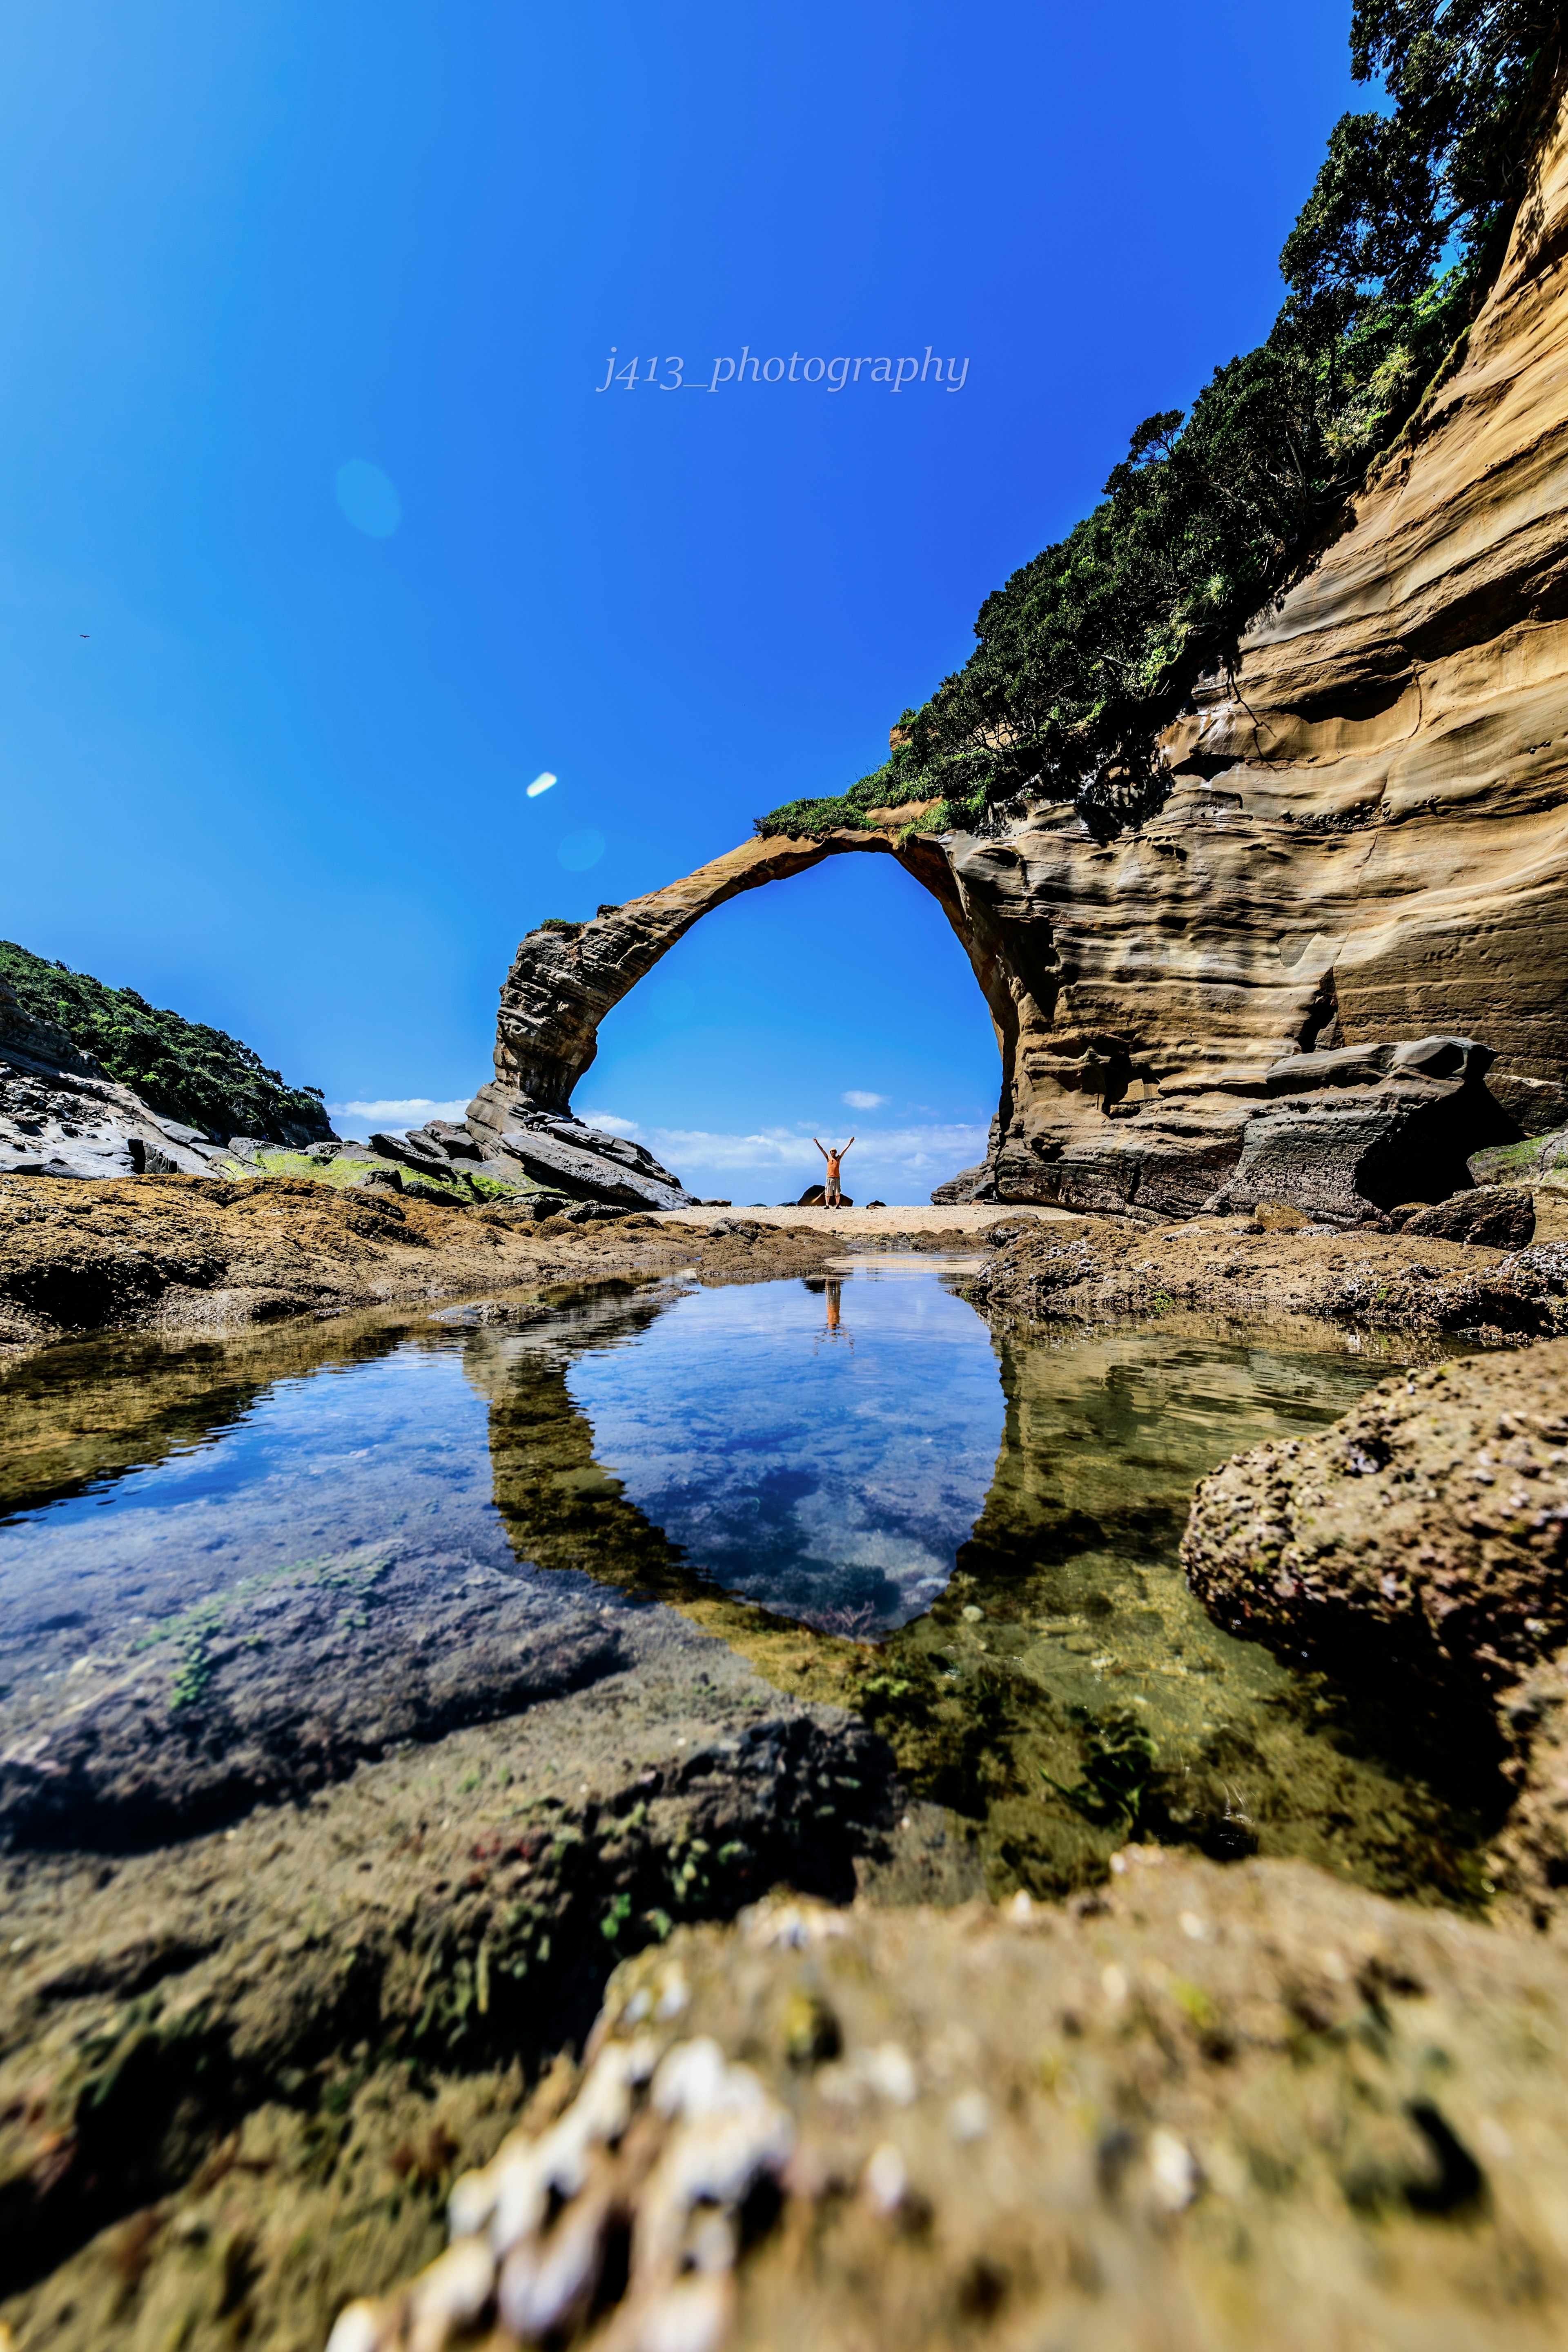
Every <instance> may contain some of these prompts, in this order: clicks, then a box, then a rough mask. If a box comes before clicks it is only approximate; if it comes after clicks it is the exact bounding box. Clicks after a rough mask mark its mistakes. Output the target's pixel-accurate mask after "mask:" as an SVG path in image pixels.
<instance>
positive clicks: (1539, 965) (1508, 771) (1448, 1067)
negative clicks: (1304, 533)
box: [469, 126, 1568, 1223]
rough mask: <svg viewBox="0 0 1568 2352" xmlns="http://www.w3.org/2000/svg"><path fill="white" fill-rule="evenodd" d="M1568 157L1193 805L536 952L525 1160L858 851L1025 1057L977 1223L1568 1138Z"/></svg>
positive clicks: (791, 851) (1047, 827)
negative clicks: (656, 985) (644, 994)
mask: <svg viewBox="0 0 1568 2352" xmlns="http://www.w3.org/2000/svg"><path fill="white" fill-rule="evenodd" d="M1565 293H1568V141H1565V140H1564V138H1563V135H1562V131H1561V126H1560V128H1559V133H1558V135H1557V136H1556V137H1555V138H1554V139H1553V140H1552V142H1549V144H1548V145H1547V147H1546V148H1545V150H1544V152H1543V154H1542V159H1541V162H1540V163H1539V166H1538V169H1537V173H1536V179H1535V184H1534V186H1533V188H1532V191H1531V195H1530V197H1529V198H1528V200H1527V201H1526V203H1525V204H1524V205H1523V206H1522V207H1521V211H1520V214H1519V216H1518V218H1517V220H1516V222H1515V225H1514V228H1513V231H1512V235H1511V238H1510V245H1509V248H1508V253H1507V257H1506V259H1505V261H1504V263H1503V266H1502V268H1501V270H1500V275H1499V277H1498V279H1497V281H1496V283H1495V285H1494V287H1493V289H1492V290H1491V293H1490V295H1489V299H1488V300H1487V302H1486V305H1485V307H1484V309H1483V310H1482V312H1481V314H1480V315H1479V318H1478V320H1477V321H1476V323H1475V325H1474V327H1473V328H1472V329H1471V331H1470V332H1469V334H1468V339H1467V340H1466V342H1465V344H1464V346H1463V348H1462V349H1461V350H1458V351H1457V352H1455V354H1454V355H1453V359H1452V364H1451V366H1450V370H1449V373H1447V376H1446V378H1445V379H1444V380H1443V381H1442V383H1440V384H1439V386H1438V387H1437V388H1436V390H1435V391H1434V392H1433V393H1432V394H1430V395H1429V397H1428V398H1427V400H1426V403H1425V404H1424V406H1423V407H1422V408H1421V410H1420V411H1419V413H1418V414H1417V415H1416V417H1415V420H1414V421H1413V423H1412V424H1411V425H1410V426H1409V428H1408V429H1407V431H1406V432H1405V435H1404V436H1403V437H1402V439H1401V441H1400V443H1399V444H1398V445H1397V446H1396V447H1395V448H1394V451H1393V453H1392V454H1391V455H1390V457H1388V458H1387V459H1386V461H1385V462H1384V464H1383V465H1382V467H1381V468H1380V469H1379V471H1378V472H1377V474H1376V476H1375V477H1374V478H1373V480H1372V481H1371V482H1370V484H1369V485H1368V488H1367V489H1366V491H1365V493H1364V495H1363V497H1362V498H1361V499H1359V500H1358V501H1357V503H1356V506H1355V509H1354V511H1353V514H1352V518H1351V520H1350V523H1349V527H1348V528H1347V529H1346V530H1345V531H1344V532H1343V533H1342V536H1341V537H1340V538H1339V539H1338V540H1337V541H1335V542H1334V543H1333V544H1332V545H1331V547H1329V548H1328V550H1327V551H1325V553H1324V554H1323V555H1322V557H1321V560H1320V561H1319V562H1318V563H1317V564H1316V565H1315V567H1314V568H1313V570H1312V571H1311V572H1310V575H1309V576H1308V577H1307V578H1306V579H1305V580H1303V581H1302V583H1300V585H1299V586H1298V587H1296V588H1295V589H1293V590H1292V591H1291V592H1290V593H1289V594H1287V595H1286V596H1284V597H1282V598H1281V599H1280V600H1279V604H1277V605H1276V606H1275V607H1273V608H1271V609H1270V610H1269V611H1268V612H1267V613H1265V614H1262V615H1261V616H1260V617H1259V619H1258V622H1257V624H1256V625H1254V627H1253V628H1252V629H1251V630H1250V631H1249V632H1248V634H1247V636H1246V638H1245V639H1244V641H1243V643H1242V645H1241V647H1240V649H1239V654H1238V656H1237V662H1236V665H1235V667H1234V668H1233V669H1230V670H1226V671H1223V672H1219V673H1215V675H1214V676H1212V677H1208V678H1206V679H1205V680H1204V681H1203V682H1202V684H1201V686H1200V688H1199V690H1198V691H1197V693H1196V695H1195V696H1194V701H1193V705H1192V707H1191V709H1189V711H1188V712H1187V713H1186V714H1185V715H1184V717H1183V718H1182V719H1180V720H1179V721H1178V722H1177V723H1176V724H1175V725H1174V726H1173V727H1172V728H1171V729H1170V730H1168V732H1167V735H1166V737H1165V738H1164V740H1163V757H1164V760H1165V762H1166V766H1167V769H1168V772H1169V775H1170V780H1171V791H1170V793H1169V797H1168V798H1167V800H1166V802H1165V804H1164V806H1163V809H1162V811H1161V813H1160V814H1159V815H1158V816H1156V817H1155V818H1153V819H1152V820H1151V821H1150V822H1149V823H1148V824H1144V825H1142V827H1141V828H1140V829H1139V830H1137V831H1136V832H1133V833H1130V834H1126V835H1122V836H1121V837H1120V838H1118V839H1116V840H1114V841H1110V842H1103V841H1100V840H1098V839H1096V838H1094V837H1093V836H1092V835H1090V833H1089V830H1088V828H1087V826H1086V825H1085V824H1084V823H1083V821H1082V820H1081V819H1080V817H1079V815H1078V814H1077V812H1076V810H1075V808H1074V807H1073V806H1072V804H1070V803H1063V804H1060V805H1054V806H1044V805H1041V806H1036V807H1033V808H1031V809H1028V810H1027V811H1026V812H1025V813H1023V814H1018V815H1016V817H1014V818H1013V819H1012V820H1011V821H1009V822H1007V823H1005V824H1004V825H1003V827H1002V828H1001V829H1000V830H998V831H997V832H996V833H995V834H994V835H991V836H988V837H977V836H973V835H963V834H944V835H940V836H938V835H931V834H928V833H922V832H921V829H920V828H921V821H922V817H923V816H924V815H925V814H927V811H926V810H924V809H922V808H921V807H910V808H906V809H900V810H888V811H882V812H879V813H875V815H874V818H873V821H872V823H871V824H870V825H869V826H868V829H867V830H864V831H860V830H848V829H845V830H841V831H838V832H835V833H830V834H828V835H825V836H824V837H822V838H821V839H812V840H782V839H766V840H759V841H754V842H751V843H748V844H746V845H743V846H742V848H740V849H737V850H733V851H731V853H730V854H729V855H728V856H725V857H721V858H718V859H715V860H714V861H712V863H710V865H707V866H702V867H700V869H699V870H698V872H697V873H695V874H693V875H691V876H690V877H688V878H687V879H685V880H684V881H681V882H678V883H675V884H672V885H671V886H670V887H668V888H667V889H664V890H658V891H653V892H650V893H648V894H647V896H645V897H643V898H637V899H634V900H632V901H631V902H630V903H629V904H627V905H626V906H624V907H621V908H610V909H606V910H605V912H604V913H603V914H601V915H600V916H598V917H597V918H595V920H593V921H592V922H588V923H584V924H582V925H576V926H574V925H568V926H558V927H555V928H552V929H544V930H541V931H537V932H534V933H532V934H531V936H530V937H529V938H528V939H527V940H524V941H523V943H522V945H521V948H520V950H519V952H518V957H517V960H516V961H515V963H514V964H513V966H512V969H511V971H510V974H509V976H508V979H507V982H506V984H505V986H504V988H503V990H502V993H501V1007H500V1021H499V1025H498V1032H497V1041H496V1078H495V1081H494V1084H493V1085H492V1086H490V1087H486V1088H485V1089H484V1090H483V1092H482V1093H481V1095H480V1096H479V1098H478V1099H477V1101H476V1102H475V1104H474V1105H473V1106H472V1108H471V1109H470V1112H469V1123H470V1126H471V1127H472V1128H473V1129H474V1131H475V1132H476V1133H483V1134H499V1133H500V1132H501V1131H503V1130H504V1129H507V1128H508V1127H509V1126H510V1125H512V1124H514V1123H515V1122H516V1121H517V1120H518V1119H519V1118H520V1117H521V1116H522V1115H525V1114H527V1113H528V1112H531V1111H534V1110H538V1109H546V1110H551V1111H554V1112H560V1111H563V1109H564V1108H566V1107H567V1105H568V1103H569V1101H570V1097H571V1092H572V1088H573V1087H574V1085H575V1083H576V1081H577V1079H578V1078H579V1077H580V1076H582V1074H583V1072H584V1070H585V1069H586V1068H587V1067H588V1066H589V1065H590V1064H591V1062H592V1060H593V1057H594V1052H595V1032H596V1029H597V1026H598V1024H599V1022H600V1021H602V1020H603V1018H604V1016H605V1013H607V1012H608V1011H609V1010H610V1008H611V1006H612V1005H614V1004H615V1003H617V1002H618V1001H619V999H620V998H621V997H622V996H624V995H625V993H626V991H627V989H628V988H630V987H631V986H632V985H633V984H634V983H635V982H637V980H639V979H640V978H642V977H643V975H644V974H645V973H646V972H647V971H649V970H650V969H651V967H652V966H653V964H654V963H656V962H657V961H658V958H659V957H660V956H661V955H663V954H664V953H665V952H667V950H668V949H669V948H670V947H671V946H672V945H673V944H674V943H675V941H676V940H679V938H681V937H682V936H683V934H684V933H685V932H686V931H687V930H688V929H689V928H690V926H691V924H692V923H693V922H695V921H696V920H698V919H700V916H701V915H702V914H704V913H705V912H707V911H708V910H709V908H711V907H714V906H717V905H719V904H721V902H722V901H723V900H725V899H727V898H732V897H733V896H735V895H736V893H737V892H739V891H742V890H746V889H751V888H754V887H757V886H758V885H759V884H762V883H765V882H772V881H777V880H782V879H784V878H786V877H788V876H790V875H792V874H795V873H798V872H800V871H801V870H802V869H803V868H805V867H806V866H812V865H815V864H816V862H817V861H818V860H819V859H820V858H822V857H826V856H835V855H838V854H843V853H847V852H849V851H873V852H880V853H883V854H886V855H890V856H896V857H897V858H898V859H899V860H900V863H901V864H902V865H903V866H905V867H906V868H907V870H908V871H910V873H911V874H912V875H914V877H916V879H917V880H919V881H920V882H921V883H922V884H923V885H924V886H925V887H927V888H928V889H930V890H931V892H932V894H933V896H934V897H935V898H937V900H938V903H939V905H940V906H941V907H942V910H943V913H944V914H945V915H946V916H947V918H948V919H949V920H950V921H951V922H952V926H953V928H954V929H955V931H956V932H957V934H958V937H959V939H960V940H962V942H963V946H964V949H965V950H966V952H967V954H968V956H969V959H970V961H971V964H972V966H973V970H974V973H975V977H976V979H977V981H978V982H979V984H980V988H981V991H982V993H983V994H984V998H985V1001H986V1004H987V1006H988V1008H989V1011H990V1013H991V1017H992V1020H993V1023H994V1027H995V1032H996V1037H997V1042H998V1045H999V1047H1000V1050H1001V1055H1002V1084H1001V1096H1000V1102H999V1106H998V1112H997V1118H996V1123H995V1127H994V1133H993V1139H992V1145H991V1149H990V1150H989V1152H988V1154H987V1157H986V1160H985V1161H984V1164H983V1166H981V1167H980V1168H978V1169H974V1170H970V1171H966V1172H965V1175H964V1177H963V1179H960V1180H957V1181H955V1182H954V1183H953V1184H952V1185H949V1186H945V1187H943V1188H942V1196H943V1197H947V1198H983V1199H996V1200H1000V1201H1019V1202H1024V1201H1038V1202H1062V1203H1065V1204H1067V1205H1068V1206H1071V1207H1078V1208H1081V1209H1089V1210H1102V1211H1109V1212H1111V1213H1121V1214H1128V1213H1131V1214H1132V1215H1134V1216H1138V1217H1142V1218H1146V1219H1150V1220H1160V1219H1163V1218H1167V1217H1172V1216H1180V1215H1187V1214H1191V1213H1194V1211H1197V1210H1199V1209H1201V1208H1204V1207H1205V1206H1208V1205H1213V1206H1215V1207H1220V1206H1224V1205H1226V1204H1228V1205H1230V1206H1232V1207H1234V1208H1237V1209H1248V1208H1251V1207H1252V1206H1253V1205H1254V1204H1255V1203H1256V1202H1258V1201H1259V1200H1269V1199H1278V1200H1287V1201H1291V1202H1297V1203H1299V1204H1300V1206H1301V1207H1303V1208H1304V1209H1307V1210H1309V1211H1310V1212H1311V1213H1314V1214H1317V1215H1319V1216H1326V1217H1330V1218H1332V1219H1334V1220H1335V1221H1337V1222H1340V1223H1346V1222H1353V1221H1354V1220H1355V1219H1357V1218H1359V1217H1362V1216H1364V1215H1368V1214H1371V1213H1375V1212H1378V1211H1386V1210H1388V1209H1391V1208H1393V1207H1394V1206H1396V1205H1398V1204H1399V1203H1401V1202H1411V1201H1426V1202H1431V1201H1435V1200H1438V1199H1441V1198H1442V1197H1444V1196H1445V1195H1446V1194H1447V1193H1450V1192H1453V1191H1455V1190H1456V1189H1457V1188H1462V1187H1463V1186H1464V1185H1466V1184H1467V1183H1468V1175H1467V1174H1466V1171H1465V1165H1464V1163H1465V1162H1466V1160H1468V1158H1469V1157H1470V1156H1471V1155H1472V1154H1474V1153H1475V1152H1477V1151H1479V1150H1487V1149H1490V1148H1495V1147H1497V1146H1500V1145H1504V1144H1507V1143H1508V1142H1509V1141H1510V1140H1511V1139H1517V1138H1518V1137H1520V1136H1521V1135H1525V1136H1528V1135H1536V1134H1541V1133H1542V1132H1544V1131H1545V1130H1547V1129H1552V1128H1554V1127H1561V1126H1562V1125H1563V1120H1564V1118H1565V1116H1568V916H1565V915H1564V911H1563V909H1564V906H1565V904H1568V892H1565V887H1564V885H1565V882H1568V731H1565V730H1564V722H1563V709H1564V706H1565V700H1568V299H1564V298H1565Z"/></svg>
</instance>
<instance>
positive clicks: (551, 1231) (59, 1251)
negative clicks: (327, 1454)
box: [0, 1176, 841, 1357]
mask: <svg viewBox="0 0 1568 2352" xmlns="http://www.w3.org/2000/svg"><path fill="white" fill-rule="evenodd" d="M839 1246H841V1241H840V1237H839V1235H838V1234H836V1233H834V1232H832V1231H831V1230H829V1229H827V1228H826V1227H823V1228H821V1229H815V1230H806V1229H802V1228H798V1227H796V1228H792V1229H790V1230H789V1231H787V1232H784V1231H780V1230H778V1229H775V1228H774V1227H772V1226H748V1225H746V1224H745V1223H744V1221H743V1220H742V1221H736V1220H721V1221H719V1223H716V1224H714V1225H712V1226H710V1227H705V1228H703V1227H700V1228H698V1229H696V1230H693V1229H692V1228H691V1227H689V1226H685V1225H683V1226H680V1227H679V1228H678V1229H676V1230H674V1231H673V1232H671V1231H667V1230H666V1228H664V1227H663V1226H661V1225H659V1224H658V1223H656V1222H655V1221H654V1220H653V1219H652V1218H649V1217H646V1216H643V1217H638V1216H626V1217H618V1218H611V1219H606V1220H605V1221H604V1222H603V1223H587V1224H581V1225H578V1224H573V1223H570V1222H569V1221H568V1220H567V1218H565V1217H563V1216H554V1217H548V1218H546V1219H545V1220H544V1221H543V1222H542V1223H533V1222H532V1220H531V1214H530V1213H529V1211H528V1210H527V1209H526V1208H516V1209H514V1208H509V1207H497V1208H460V1207H456V1206H451V1207H449V1206H447V1205H445V1204H442V1205H436V1204H434V1203H432V1202H424V1201H413V1200H408V1199H397V1198H393V1197H384V1196H382V1195H380V1194H378V1193H373V1192H338V1191H335V1190H333V1189H332V1188H331V1187H330V1186H328V1185H325V1184H320V1183H313V1182H310V1181H308V1180H306V1179H295V1178H287V1177H283V1178H276V1177H273V1178H250V1179H244V1178H242V1179H239V1180H237V1181H221V1180H213V1179H206V1178H201V1177H193V1176H142V1177H132V1178H127V1179H125V1180H123V1181H118V1182H107V1183H95V1184H83V1183H79V1182H72V1181H69V1180H68V1179H54V1178H50V1177H45V1176H26V1177H13V1178H11V1179H10V1180H8V1181H0V1357H3V1356H4V1354H5V1352H6V1351H7V1349H8V1348H16V1347H25V1346H28V1345H36V1344H37V1343H38V1342H40V1341H45V1340H55V1339H62V1338H66V1337H68V1336H71V1335H73V1334H76V1333H79V1332H86V1331H92V1330H99V1329H103V1328H142V1329H146V1328H155V1329H161V1330H169V1331H174V1330H201V1329H203V1328H212V1329H219V1328H224V1329H230V1328H235V1327H237V1326H244V1325H246V1324H247V1323H265V1322H274V1321H277V1320H278V1319H279V1318H282V1317H285V1316H289V1315H306V1314H310V1313H321V1312H323V1311H325V1312H336V1311H338V1310H340V1309H342V1308H344V1307H363V1306H377V1305H386V1304H391V1303H392V1302H394V1301H395V1300H398V1299H405V1298H428V1297H437V1298H439V1297H459V1296H461V1295H463V1294H465V1293H467V1294H468V1295H472V1294H473V1293H474V1292H476V1291H479V1290H484V1289H494V1288H505V1287H507V1286H516V1285H519V1284H523V1283H533V1282H538V1283H546V1284H563V1283H572V1282H601V1281H605V1280H610V1279H615V1278H617V1277H619V1278H626V1277H631V1278H636V1277H637V1276H658V1275H661V1274H668V1273H673V1272H675V1271H677V1270H679V1269H680V1268H683V1267H691V1268H696V1269H699V1270H700V1272H701V1274H702V1276H703V1278H704V1279H709V1280H726V1279H727V1280H737V1279H739V1280H742V1281H756V1280H758V1279H761V1278H762V1277H763V1276H764V1275H766V1274H779V1275H795V1274H806V1273H811V1272H813V1271H815V1270H816V1268H817V1267H818V1266H820V1265H821V1264H822V1262H823V1259H824V1258H825V1257H826V1256H828V1255H831V1254H832V1253H833V1251H834V1250H835V1249H836V1248H837V1247H839Z"/></svg>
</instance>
